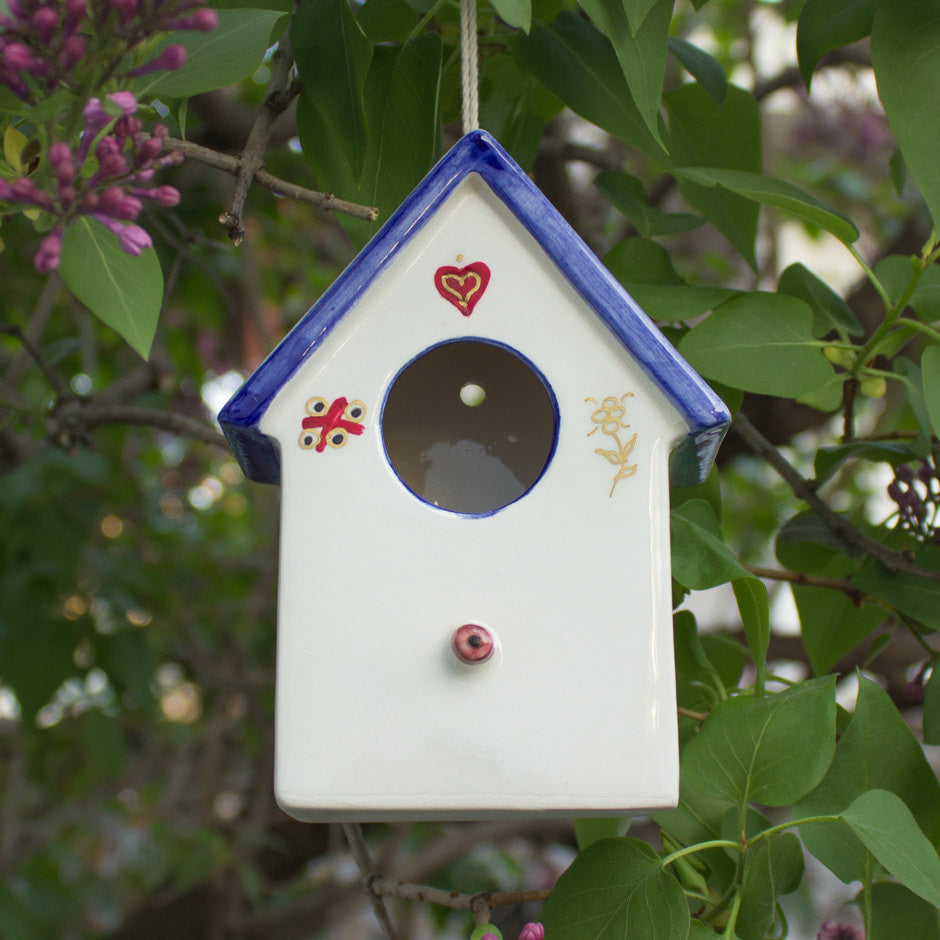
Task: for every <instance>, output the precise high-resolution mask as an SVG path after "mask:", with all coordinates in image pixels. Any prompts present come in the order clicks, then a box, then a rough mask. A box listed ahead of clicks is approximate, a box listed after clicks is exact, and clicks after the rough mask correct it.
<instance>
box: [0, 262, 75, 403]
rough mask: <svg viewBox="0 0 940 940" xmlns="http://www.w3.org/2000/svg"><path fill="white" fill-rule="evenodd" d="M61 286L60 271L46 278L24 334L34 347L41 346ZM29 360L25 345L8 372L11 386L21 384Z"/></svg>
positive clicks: (7, 378)
mask: <svg viewBox="0 0 940 940" xmlns="http://www.w3.org/2000/svg"><path fill="white" fill-rule="evenodd" d="M61 286H62V278H61V277H59V272H58V271H53V272H52V273H51V274H50V275H49V276H48V277H47V278H46V283H45V284H43V287H42V291H41V292H40V294H39V299H38V300H37V301H36V306H35V307H34V308H33V312H32V314H30V317H29V323H28V324H27V325H26V331H25V334H24V335H25V336H26V338H27V339H28V340H29V341H30V342H31V343H32V344H33V345H34V346H38V344H39V340H40V338H41V337H42V332H43V330H44V329H45V328H46V323H47V321H48V320H49V317H50V316H51V315H52V311H53V309H54V308H55V302H56V298H57V297H58V295H59V288H60V287H61ZM29 360H30V354H29V352H28V351H27V348H26V346H25V345H24V347H23V352H22V353H21V354H20V355H19V356H17V358H16V359H14V360H13V362H12V364H11V365H10V368H9V370H8V371H7V374H6V380H7V382H9V383H10V385H18V384H19V381H20V379H21V378H22V377H23V374H24V372H25V371H26V368H27V365H28V364H29Z"/></svg>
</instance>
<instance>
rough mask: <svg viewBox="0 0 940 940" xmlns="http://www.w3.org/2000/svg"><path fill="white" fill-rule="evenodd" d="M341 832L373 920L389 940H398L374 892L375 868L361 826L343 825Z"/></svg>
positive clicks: (387, 915)
mask: <svg viewBox="0 0 940 940" xmlns="http://www.w3.org/2000/svg"><path fill="white" fill-rule="evenodd" d="M343 832H344V833H345V834H346V841H347V842H348V843H349V848H350V849H351V850H352V854H353V858H354V859H355V860H356V866H357V867H358V869H359V874H360V875H362V886H363V888H364V889H365V892H366V894H368V895H369V901H370V902H371V904H372V910H373V911H374V912H375V919H376V920H377V921H378V922H379V924H380V925H381V926H382V929H383V930H384V931H385V933H386V935H387V936H388V938H389V940H398V931H397V930H395V925H394V924H393V923H392V918H391V917H389V914H388V908H386V907H385V902H384V901H383V900H382V896H381V895H380V894H379V893H378V892H377V891H376V890H375V888H374V887H373V886H374V883H375V881H376V878H377V877H378V876H377V875H376V871H375V866H374V865H373V864H372V857H371V856H370V855H369V849H368V848H367V846H366V840H365V839H364V838H363V836H362V826H360V825H359V824H358V823H344V824H343Z"/></svg>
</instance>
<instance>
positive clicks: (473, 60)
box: [460, 0, 480, 134]
mask: <svg viewBox="0 0 940 940" xmlns="http://www.w3.org/2000/svg"><path fill="white" fill-rule="evenodd" d="M477 56H478V52H477V3H476V0H460V85H461V91H462V92H463V132H464V133H465V134H469V133H470V131H475V130H476V129H477V128H478V127H479V126H480V114H479V111H480V100H479V89H478V87H477V86H478V85H479V75H478V72H477Z"/></svg>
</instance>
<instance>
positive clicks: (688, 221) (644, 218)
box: [594, 171, 705, 238]
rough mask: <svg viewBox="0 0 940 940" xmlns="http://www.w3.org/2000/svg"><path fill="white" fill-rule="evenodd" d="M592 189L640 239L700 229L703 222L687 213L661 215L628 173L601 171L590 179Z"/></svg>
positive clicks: (661, 212) (663, 213)
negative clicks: (595, 190)
mask: <svg viewBox="0 0 940 940" xmlns="http://www.w3.org/2000/svg"><path fill="white" fill-rule="evenodd" d="M594 185H595V186H596V187H597V188H598V189H599V190H600V192H601V193H602V194H603V195H604V196H605V198H606V199H607V200H608V201H609V202H610V203H611V204H612V205H613V206H614V207H615V208H616V209H619V210H620V211H621V212H622V213H623V214H624V215H625V216H626V217H627V218H628V219H629V220H630V222H631V223H632V224H633V227H634V228H635V229H636V230H637V231H638V232H639V233H640V234H641V235H642V236H643V237H644V238H651V237H652V236H654V235H671V234H673V233H675V232H687V231H689V230H690V229H694V228H698V227H699V226H700V225H703V224H704V222H705V219H704V218H703V217H702V216H700V215H693V214H692V213H689V212H663V211H662V210H660V209H655V208H653V206H651V205H650V204H649V201H648V199H647V197H646V190H645V189H644V188H643V184H642V183H641V182H640V181H639V180H638V179H637V178H636V177H635V176H630V175H629V174H628V173H614V172H609V171H605V172H603V173H598V174H597V176H596V177H594Z"/></svg>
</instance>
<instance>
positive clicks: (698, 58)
mask: <svg viewBox="0 0 940 940" xmlns="http://www.w3.org/2000/svg"><path fill="white" fill-rule="evenodd" d="M667 45H668V47H669V51H670V52H671V53H672V54H673V55H674V56H675V57H676V58H677V59H678V60H679V62H680V63H682V67H683V68H684V69H685V70H686V71H687V72H688V73H689V74H690V75H691V76H692V77H693V78H694V79H695V80H696V81H697V82H698V83H699V84H700V85H701V86H702V88H704V89H705V90H706V91H707V92H708V93H709V94H710V95H711V96H712V98H714V99H715V101H716V102H717V103H718V104H719V105H720V104H722V103H723V102H724V100H725V95H727V94H728V79H727V77H726V75H725V70H724V69H723V68H722V67H721V63H720V62H719V61H718V60H717V59H716V58H715V57H714V56H711V55H709V54H708V53H707V52H706V51H705V50H704V49H700V48H699V47H698V46H694V45H692V43H690V42H689V41H688V40H686V39H680V38H679V37H678V36H670V37H669V41H668V43H667Z"/></svg>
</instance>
